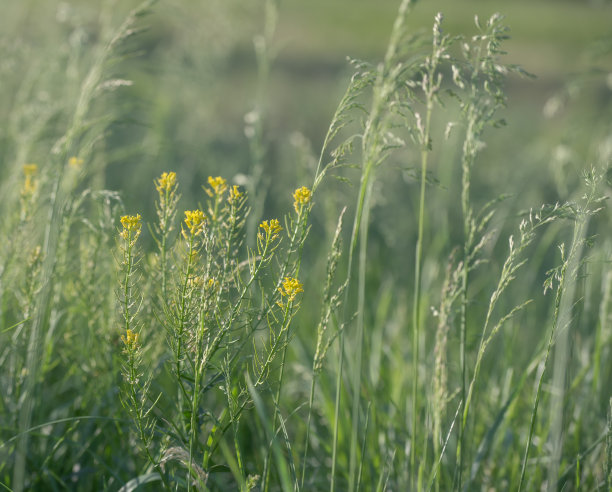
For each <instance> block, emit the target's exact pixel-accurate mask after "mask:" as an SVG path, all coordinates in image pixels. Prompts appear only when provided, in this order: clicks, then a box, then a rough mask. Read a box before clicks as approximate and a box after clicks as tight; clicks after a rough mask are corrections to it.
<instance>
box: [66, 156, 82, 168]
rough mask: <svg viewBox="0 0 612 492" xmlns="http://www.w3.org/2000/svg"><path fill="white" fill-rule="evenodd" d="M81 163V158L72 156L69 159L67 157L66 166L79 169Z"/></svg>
mask: <svg viewBox="0 0 612 492" xmlns="http://www.w3.org/2000/svg"><path fill="white" fill-rule="evenodd" d="M82 165H83V159H81V158H79V157H76V156H72V157H71V158H70V159H68V166H70V167H71V168H73V169H80V168H81V166H82Z"/></svg>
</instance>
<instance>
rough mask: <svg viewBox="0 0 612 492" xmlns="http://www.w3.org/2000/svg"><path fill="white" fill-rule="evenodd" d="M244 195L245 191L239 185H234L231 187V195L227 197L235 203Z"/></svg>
mask: <svg viewBox="0 0 612 492" xmlns="http://www.w3.org/2000/svg"><path fill="white" fill-rule="evenodd" d="M243 196H244V193H243V192H242V191H240V188H238V185H234V186H232V187H231V188H230V192H229V197H228V199H227V201H228V202H230V203H234V202H235V201H236V200H239V199H240V198H242V197H243Z"/></svg>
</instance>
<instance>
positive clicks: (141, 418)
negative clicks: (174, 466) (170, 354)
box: [119, 214, 169, 489]
mask: <svg viewBox="0 0 612 492" xmlns="http://www.w3.org/2000/svg"><path fill="white" fill-rule="evenodd" d="M121 226H122V230H121V232H120V233H119V237H120V238H121V240H122V241H121V243H120V248H121V251H122V256H123V258H122V261H121V265H120V266H121V269H122V270H123V277H122V296H123V298H122V299H120V303H121V308H122V314H123V319H124V333H123V334H122V335H121V341H122V342H123V345H124V350H123V353H124V354H125V356H126V361H125V364H124V366H123V376H124V379H125V382H126V386H127V388H126V389H124V391H125V392H126V393H127V394H126V395H125V396H124V397H123V399H122V400H123V401H122V403H123V405H124V406H125V407H126V409H127V410H128V412H129V413H130V414H131V416H132V419H133V421H134V423H135V425H136V430H137V432H138V437H139V439H140V443H141V445H142V448H143V451H144V453H145V455H146V456H147V459H148V460H149V462H150V463H151V464H152V465H153V466H154V467H155V469H156V471H157V472H158V474H159V476H160V478H161V479H162V481H163V483H164V486H165V488H166V489H168V488H169V487H168V483H167V482H166V478H165V476H164V473H163V471H162V470H161V467H160V465H159V461H158V460H156V459H155V458H154V457H153V455H152V453H151V442H152V439H153V430H154V427H155V422H154V421H153V420H152V419H150V418H149V414H150V412H151V410H153V408H154V407H155V404H156V403H157V402H153V403H152V404H150V405H149V404H148V403H147V401H148V389H149V385H150V382H151V379H150V378H148V379H146V380H145V381H144V382H143V383H141V381H140V379H141V377H142V373H141V369H140V367H141V365H142V348H141V344H140V333H139V332H138V329H137V326H136V323H135V317H136V315H137V314H138V310H139V300H138V299H137V298H136V296H135V293H134V290H135V285H134V284H135V280H134V275H135V271H136V270H135V268H136V265H137V263H138V260H137V258H136V242H137V240H138V237H139V236H140V233H141V231H142V223H141V217H140V215H139V214H138V215H124V216H123V217H121Z"/></svg>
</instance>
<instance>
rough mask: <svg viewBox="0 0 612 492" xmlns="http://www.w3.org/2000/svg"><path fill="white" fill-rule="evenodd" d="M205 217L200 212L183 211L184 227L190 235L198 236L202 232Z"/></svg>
mask: <svg viewBox="0 0 612 492" xmlns="http://www.w3.org/2000/svg"><path fill="white" fill-rule="evenodd" d="M205 221H206V216H205V215H204V212H202V211H201V210H187V211H185V225H186V226H187V228H188V229H189V232H190V233H191V234H192V235H194V236H195V235H198V234H199V233H200V232H202V228H203V227H204V222H205Z"/></svg>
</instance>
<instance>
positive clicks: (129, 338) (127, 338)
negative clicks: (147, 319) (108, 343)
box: [121, 328, 140, 350]
mask: <svg viewBox="0 0 612 492" xmlns="http://www.w3.org/2000/svg"><path fill="white" fill-rule="evenodd" d="M139 336H140V335H139V334H138V333H136V332H135V331H133V330H130V329H129V328H128V329H127V331H126V333H125V335H121V341H122V342H123V343H124V344H125V346H126V347H127V349H128V350H134V349H135V348H136V347H137V346H138V338H139Z"/></svg>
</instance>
